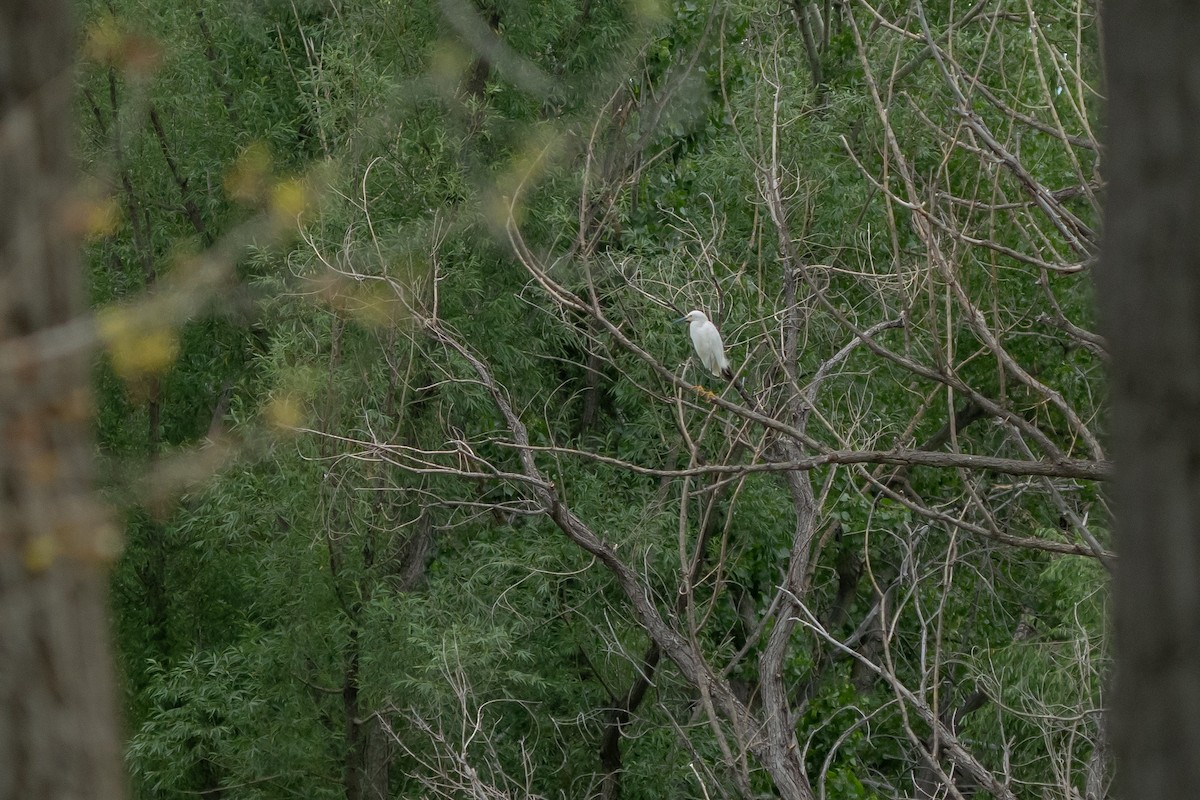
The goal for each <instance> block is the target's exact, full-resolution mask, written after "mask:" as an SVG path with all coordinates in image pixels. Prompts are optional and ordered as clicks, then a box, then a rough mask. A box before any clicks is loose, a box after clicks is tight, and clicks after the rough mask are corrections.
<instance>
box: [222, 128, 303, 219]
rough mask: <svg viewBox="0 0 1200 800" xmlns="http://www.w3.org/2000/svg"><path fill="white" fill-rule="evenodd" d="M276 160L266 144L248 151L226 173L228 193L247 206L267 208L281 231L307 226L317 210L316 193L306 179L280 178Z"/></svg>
mask: <svg viewBox="0 0 1200 800" xmlns="http://www.w3.org/2000/svg"><path fill="white" fill-rule="evenodd" d="M273 166H274V159H273V158H272V156H271V151H270V150H269V149H268V148H267V146H266V145H265V144H263V143H262V142H254V143H253V144H251V145H249V146H248V147H246V149H245V150H243V151H242V153H241V155H239V156H238V158H237V160H236V161H234V162H233V166H232V167H230V168H229V171H228V172H226V173H225V191H226V192H228V193H229V196H230V197H231V198H233V199H234V200H236V201H237V202H239V203H242V204H244V205H261V206H265V207H266V210H267V212H268V213H269V214H270V217H271V220H272V221H273V222H274V223H275V225H276V226H278V227H280V228H291V227H294V226H297V225H299V224H301V223H303V222H304V217H305V215H306V214H307V213H308V212H309V211H310V210H311V209H312V207H313V206H314V197H315V193H314V191H313V188H312V184H311V181H310V180H308V179H306V178H278V177H276V176H275V175H274V173H273Z"/></svg>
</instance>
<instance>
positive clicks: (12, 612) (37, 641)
mask: <svg viewBox="0 0 1200 800" xmlns="http://www.w3.org/2000/svg"><path fill="white" fill-rule="evenodd" d="M69 11H70V4H69V3H68V2H65V0H0V797H5V798H8V797H13V798H17V797H21V798H25V797H29V798H33V797H36V798H42V799H43V800H55V799H56V798H81V797H89V798H117V797H120V796H122V795H123V793H124V782H123V779H122V777H121V760H120V739H119V736H118V726H117V721H116V717H117V710H116V702H115V692H114V681H113V673H112V664H111V660H110V656H109V652H108V620H107V614H106V609H105V587H106V573H107V569H106V566H107V562H108V559H109V556H108V553H110V552H111V550H112V545H111V542H108V543H106V539H111V538H112V533H111V530H109V529H106V527H105V522H104V518H103V515H102V514H100V513H98V508H97V505H96V500H95V498H94V496H93V494H92V490H91V470H92V466H91V457H92V450H91V431H90V423H89V420H90V415H91V400H90V397H89V395H88V388H87V387H88V379H89V361H88V356H87V353H86V351H85V350H84V349H83V348H76V349H75V350H73V351H71V353H70V354H69V355H64V354H63V351H62V349H59V350H58V352H57V354H56V355H51V354H49V353H48V352H46V351H45V350H44V349H43V348H42V347H40V343H41V342H43V341H44V340H45V337H43V336H42V334H43V333H44V332H45V331H46V330H47V329H52V328H54V327H56V326H62V325H64V324H65V323H68V322H69V321H71V320H72V319H73V318H74V317H75V316H76V314H78V313H79V311H80V308H81V306H82V299H83V297H82V291H81V288H82V287H81V282H80V274H79V263H78V259H77V256H76V253H75V248H76V244H77V243H76V242H75V241H74V240H73V239H72V237H71V236H70V235H69V234H68V233H67V232H66V230H65V228H66V226H65V225H64V221H65V210H66V205H67V204H66V202H65V199H66V196H67V193H68V191H69V189H70V186H71V182H72V181H71V177H72V164H71V152H70V131H71V129H72V119H71V105H70V103H71V90H72V88H73V81H74V79H73V72H72V66H71V63H72V51H73V49H74V46H75V40H74V36H73V28H72V25H71V16H70V13H69ZM66 349H67V350H70V348H66Z"/></svg>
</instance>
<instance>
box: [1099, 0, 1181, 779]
mask: <svg viewBox="0 0 1200 800" xmlns="http://www.w3.org/2000/svg"><path fill="white" fill-rule="evenodd" d="M1104 11H1105V15H1106V16H1105V19H1104V28H1105V37H1104V46H1105V53H1106V57H1107V59H1108V84H1109V85H1108V96H1109V103H1110V105H1109V144H1108V150H1107V158H1108V164H1107V171H1108V178H1109V188H1108V206H1107V210H1106V222H1105V242H1104V256H1103V259H1102V262H1101V265H1100V268H1099V270H1098V271H1097V282H1098V287H1099V291H1100V298H1101V309H1102V311H1103V313H1104V317H1105V321H1106V323H1107V333H1108V335H1109V337H1110V340H1111V347H1112V414H1113V416H1112V445H1113V452H1114V455H1115V457H1116V464H1117V472H1116V485H1115V501H1116V507H1117V519H1118V524H1117V550H1118V553H1119V562H1118V564H1117V567H1116V574H1115V578H1114V609H1115V626H1116V653H1117V669H1116V676H1115V677H1116V685H1115V686H1116V688H1115V698H1114V703H1113V713H1114V719H1113V720H1112V723H1111V725H1109V726H1108V729H1109V731H1110V734H1111V736H1112V738H1113V740H1114V745H1115V748H1116V755H1117V765H1118V766H1117V780H1118V785H1119V787H1120V794H1121V796H1123V797H1125V798H1129V800H1133V798H1141V797H1153V798H1156V799H1157V800H1171V799H1172V798H1193V797H1196V796H1197V791H1198V789H1197V787H1200V758H1198V757H1197V756H1198V754H1200V49H1197V47H1196V41H1197V39H1198V38H1200V5H1198V4H1196V3H1194V2H1191V0H1187V1H1186V2H1185V1H1184V0H1174V1H1173V2H1172V1H1170V0H1107V2H1105V3H1104Z"/></svg>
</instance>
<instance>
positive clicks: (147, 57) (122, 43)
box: [83, 15, 163, 81]
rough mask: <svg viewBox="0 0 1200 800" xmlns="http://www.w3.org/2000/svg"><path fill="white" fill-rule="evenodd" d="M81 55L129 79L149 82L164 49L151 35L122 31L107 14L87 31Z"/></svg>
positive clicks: (161, 58)
mask: <svg viewBox="0 0 1200 800" xmlns="http://www.w3.org/2000/svg"><path fill="white" fill-rule="evenodd" d="M83 56H84V58H87V59H89V60H91V61H95V62H96V63H98V64H102V65H104V66H106V67H115V68H116V69H119V70H121V71H122V72H124V73H125V74H126V75H127V76H128V77H131V78H134V79H137V80H142V81H144V80H148V79H149V78H150V77H151V76H152V75H154V73H155V72H157V71H158V68H159V67H160V66H161V65H162V61H163V49H162V46H161V45H160V44H159V43H158V40H156V39H154V38H153V37H150V36H145V35H143V34H139V33H133V32H131V31H128V30H125V29H123V28H122V27H121V25H120V24H119V23H118V22H117V20H116V18H115V17H113V16H111V15H107V16H104V17H101V18H100V19H99V20H97V21H96V22H95V23H94V24H93V25H92V26H91V27H89V28H88V30H87V32H86V34H85V38H84V43H83Z"/></svg>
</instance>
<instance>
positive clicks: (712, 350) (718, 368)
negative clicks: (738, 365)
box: [675, 311, 733, 380]
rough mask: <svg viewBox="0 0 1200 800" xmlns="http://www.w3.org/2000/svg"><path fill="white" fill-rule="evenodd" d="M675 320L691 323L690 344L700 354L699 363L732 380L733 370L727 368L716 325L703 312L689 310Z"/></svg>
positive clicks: (727, 363) (713, 372) (723, 348)
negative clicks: (685, 314)
mask: <svg viewBox="0 0 1200 800" xmlns="http://www.w3.org/2000/svg"><path fill="white" fill-rule="evenodd" d="M675 321H676V322H690V323H691V334H692V346H693V347H695V348H696V355H698V356H700V363H701V364H703V365H704V366H705V368H706V369H708V371H709V372H711V373H712V374H713V375H715V376H717V377H718V378H721V377H724V378H725V379H726V380H732V379H733V371H732V370H730V369H729V362H728V361H727V360H726V359H725V345H724V344H723V343H722V342H721V333H720V331H718V330H717V326H716V325H713V324H712V323H711V322H710V321H709V319H708V317H706V316H704V312H703V311H689V312H688V313H687V316H684V317H681V318H680V319H677V320H675Z"/></svg>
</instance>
